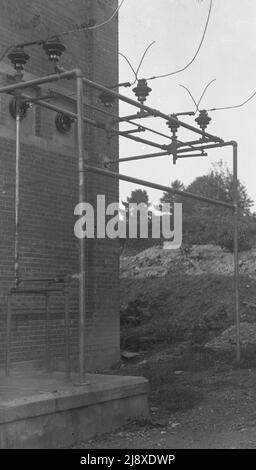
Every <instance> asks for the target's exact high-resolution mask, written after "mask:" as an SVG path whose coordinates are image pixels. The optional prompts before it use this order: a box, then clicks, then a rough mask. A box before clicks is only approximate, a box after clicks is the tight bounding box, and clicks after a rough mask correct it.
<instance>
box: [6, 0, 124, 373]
mask: <svg viewBox="0 0 256 470" xmlns="http://www.w3.org/2000/svg"><path fill="white" fill-rule="evenodd" d="M116 7H117V0H55V1H52V0H22V1H20V0H2V1H1V3H0V46H1V51H3V50H4V48H5V47H7V46H9V45H11V44H18V43H20V42H27V41H33V40H37V39H40V38H43V39H44V38H46V37H48V36H51V35H53V34H58V33H60V32H62V31H66V30H71V29H76V28H79V27H81V26H85V25H88V24H95V23H99V22H101V21H103V20H105V19H106V18H108V17H110V16H111V14H112V13H113V11H114V9H115V8H116ZM63 43H64V45H65V47H66V52H65V53H64V54H63V57H62V59H61V65H63V67H64V68H65V69H67V70H70V69H73V68H80V69H81V70H82V71H83V72H84V74H85V76H86V77H88V78H90V79H91V80H95V81H98V82H100V83H102V84H104V85H106V86H110V85H114V84H117V83H118V55H117V50H118V19H117V17H115V18H114V19H113V20H112V21H111V23H109V24H108V25H106V26H104V27H102V28H99V29H97V30H93V31H85V32H82V33H75V34H72V35H67V36H65V37H64V38H63ZM26 52H28V53H29V55H30V60H29V62H28V64H27V66H26V70H25V74H24V79H25V80H26V79H30V78H35V77H40V76H45V75H47V74H49V73H53V66H52V64H51V63H49V61H48V59H47V57H46V54H45V52H44V51H43V49H42V47H39V46H32V47H29V48H27V49H26ZM13 74H14V69H13V67H12V65H11V64H10V61H9V60H8V58H7V57H5V58H4V60H3V61H2V62H1V63H0V81H1V86H3V85H4V84H6V83H8V80H9V79H10V78H8V77H9V76H11V75H13ZM48 88H51V89H52V90H53V91H54V92H57V94H58V96H57V98H56V97H55V99H53V100H52V102H53V103H54V104H58V105H59V106H61V107H63V108H64V107H66V108H68V109H71V110H75V101H74V93H75V83H74V82H73V81H72V80H66V81H62V82H58V83H57V84H56V83H53V84H50V85H45V86H44V87H40V88H38V89H36V90H33V92H36V93H37V94H38V95H39V96H40V94H44V93H46V92H48ZM9 100H10V96H8V95H0V218H1V219H0V220H1V223H0V260H1V261H0V360H1V365H2V364H3V362H4V357H5V334H6V311H7V302H6V300H7V298H6V295H7V292H8V290H9V289H10V287H11V286H13V279H14V231H15V218H14V216H15V120H14V119H13V117H12V116H11V115H10V112H9ZM86 101H87V102H89V103H94V104H98V103H97V92H94V91H92V90H86ZM85 114H86V115H87V116H88V117H92V118H99V117H100V118H101V119H104V115H103V116H102V115H100V114H99V113H98V112H97V111H93V110H91V109H90V108H88V107H85ZM55 117H56V113H54V112H52V111H48V110H45V109H43V108H40V107H39V106H36V105H34V106H33V107H32V108H31V109H29V110H28V111H27V115H26V116H25V117H24V118H23V119H22V121H21V160H20V168H21V173H20V226H19V244H20V275H21V277H32V278H36V277H44V276H46V277H55V276H59V275H68V274H74V273H77V272H78V241H77V239H76V238H75V236H74V232H73V228H74V223H75V217H74V207H75V206H76V204H77V203H78V190H77V187H78V183H77V182H78V173H77V145H76V132H75V126H76V124H75V123H74V124H72V128H71V130H70V131H69V132H68V133H67V134H62V133H60V132H59V131H58V130H57V128H56V125H55ZM106 149H107V143H106V136H105V133H104V131H102V130H98V129H95V128H88V127H87V126H86V129H85V155H86V159H88V160H89V161H91V162H93V164H94V165H102V161H103V160H104V158H105V156H106V151H107V152H108V153H109V155H111V156H113V158H116V157H117V154H118V142H117V139H116V138H113V139H112V141H111V144H110V148H109V149H108V150H106ZM86 190H87V201H94V199H95V196H96V194H106V198H107V201H108V202H111V201H118V183H117V182H113V181H109V180H107V179H105V178H103V177H99V176H94V175H92V174H90V175H89V176H88V177H87V179H86ZM86 247H87V248H86V249H87V266H86V270H87V283H86V284H87V289H86V306H87V315H86V338H85V340H86V367H87V369H88V368H89V369H90V370H92V369H94V370H95V369H103V368H106V367H109V366H111V365H113V364H114V363H116V362H117V361H118V360H119V292H118V289H119V285H118V270H119V256H118V244H117V242H116V241H110V240H88V241H87V242H86ZM50 308H51V353H52V357H54V358H55V359H60V358H61V357H62V356H63V349H64V320H63V312H64V305H63V301H62V300H61V298H59V297H58V298H57V297H56V298H55V297H54V296H53V297H52V298H51V302H50ZM70 311H71V343H72V348H71V349H72V357H73V358H74V362H76V359H77V350H78V293H77V286H73V288H72V293H71V299H70ZM11 351H12V352H11V358H12V361H13V362H19V361H34V360H36V361H39V362H41V361H43V360H44V355H45V318H44V298H40V296H38V297H37V298H33V297H31V298H30V297H29V298H28V297H26V298H22V297H19V301H18V302H17V301H15V302H14V316H13V320H12V342H11Z"/></svg>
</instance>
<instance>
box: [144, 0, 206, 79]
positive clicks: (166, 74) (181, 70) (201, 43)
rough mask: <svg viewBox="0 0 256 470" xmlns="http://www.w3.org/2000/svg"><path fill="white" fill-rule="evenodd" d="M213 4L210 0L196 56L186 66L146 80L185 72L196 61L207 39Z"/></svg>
mask: <svg viewBox="0 0 256 470" xmlns="http://www.w3.org/2000/svg"><path fill="white" fill-rule="evenodd" d="M212 4H213V0H210V5H209V11H208V15H207V19H206V24H205V27H204V31H203V35H202V38H201V40H200V43H199V46H198V48H197V50H196V52H195V54H194V56H193V57H192V59H191V60H190V61H189V62H188V64H187V65H185V67H182V68H181V69H178V70H175V71H174V72H170V73H165V74H163V75H156V76H153V77H148V78H147V79H146V80H156V79H158V78H165V77H170V76H171V75H176V74H177V73H180V72H184V71H185V70H186V69H188V67H190V65H192V64H193V62H194V61H195V59H196V58H197V56H198V54H199V52H200V49H201V47H202V45H203V42H204V39H205V36H206V32H207V29H208V25H209V21H210V17H211V12H212Z"/></svg>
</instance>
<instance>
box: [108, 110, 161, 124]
mask: <svg viewBox="0 0 256 470" xmlns="http://www.w3.org/2000/svg"><path fill="white" fill-rule="evenodd" d="M152 116H153V117H154V114H153V113H152V112H151V113H137V114H128V116H121V117H118V116H116V122H124V121H127V120H128V121H132V120H133V119H144V118H147V117H152Z"/></svg>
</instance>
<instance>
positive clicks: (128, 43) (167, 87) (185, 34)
mask: <svg viewBox="0 0 256 470" xmlns="http://www.w3.org/2000/svg"><path fill="white" fill-rule="evenodd" d="M209 3H210V2H209V0H203V1H201V0H139V1H138V0H126V1H125V2H124V4H123V6H122V8H121V10H120V12H119V50H120V52H122V53H124V54H125V55H126V56H127V57H128V58H129V60H130V61H131V63H132V64H133V65H134V67H135V68H136V67H137V65H138V63H139V60H140V58H141V56H142V53H143V52H144V50H145V48H146V47H147V46H148V45H149V43H150V42H152V41H156V43H155V44H154V45H153V46H152V48H151V49H150V51H149V52H148V54H147V56H146V58H145V61H144V63H143V66H142V69H141V71H140V74H139V78H146V77H150V76H154V75H157V74H164V73H168V72H172V71H174V70H177V69H179V68H181V67H183V66H185V65H186V64H187V63H188V62H189V61H190V60H191V58H192V57H193V55H194V53H195V51H196V49H197V47H198V45H199V42H200V39H201V37H202V33H203V30H204V26H205V22H206V18H207V13H208V9H209ZM255 24H256V2H255V0H243V1H241V0H225V1H224V0H213V7H212V13H211V18H210V23H209V26H208V30H207V33H206V38H205V41H204V43H203V46H202V48H201V50H200V52H199V55H198V56H197V58H196V60H195V61H194V63H193V64H192V65H191V66H190V67H189V68H188V69H187V70H186V71H184V72H182V73H179V74H178V75H174V76H172V77H168V78H162V79H159V80H152V81H151V82H149V83H148V84H149V86H150V87H151V88H152V92H151V94H150V96H149V98H148V99H147V102H146V104H147V105H148V106H152V107H154V108H157V109H159V110H161V111H163V112H165V113H166V114H171V113H175V112H182V111H192V110H194V105H193V102H192V101H191V99H190V97H189V95H188V94H187V93H186V91H185V90H184V89H183V88H181V87H179V84H182V85H185V86H186V87H188V88H189V89H190V90H191V92H192V94H193V96H194V97H195V99H196V100H197V99H199V97H200V95H201V93H202V91H203V89H204V87H205V85H206V84H207V83H208V82H209V81H210V80H212V79H216V81H215V82H214V84H213V85H212V86H211V87H210V88H209V89H208V92H207V94H206V95H205V97H204V99H203V101H202V104H201V106H200V107H201V108H202V109H205V108H206V109H209V108H213V107H221V106H232V105H236V104H239V103H242V102H243V101H245V100H246V99H247V98H248V97H249V96H250V95H251V94H252V93H253V92H254V91H255V90H256V29H255ZM132 80H133V74H132V72H131V70H130V69H129V67H128V65H127V64H126V62H125V61H124V59H123V58H122V57H120V76H119V81H120V82H123V81H132ZM120 91H121V92H122V93H123V94H126V95H127V96H130V97H132V98H134V94H133V92H132V89H131V88H121V89H120ZM131 112H132V113H133V112H134V108H133V109H132V108H131V107H130V106H129V105H126V104H124V103H121V104H120V115H121V116H123V115H126V114H130V113H131ZM209 114H210V116H211V118H212V122H211V124H210V126H209V128H208V131H209V132H210V133H212V134H214V135H218V136H219V137H222V138H224V139H225V140H236V141H237V142H238V176H239V179H240V181H241V182H242V183H243V184H245V186H246V188H247V190H248V193H249V196H250V197H251V198H252V199H253V200H254V201H255V205H254V207H253V210H256V184H255V175H256V158H255V150H254V147H255V138H256V132H255V130H256V96H255V99H254V100H252V101H250V102H249V103H248V104H247V105H246V106H244V107H243V108H239V109H234V110H225V111H216V112H212V113H209ZM194 119H195V118H194V117H186V118H184V121H187V122H188V123H190V124H192V125H196V124H195V122H194ZM142 124H145V125H150V126H151V127H154V128H155V129H157V130H160V131H164V133H166V132H167V133H168V132H169V129H168V128H167V126H166V125H165V123H164V122H163V121H160V120H157V119H156V118H149V119H143V123H142ZM128 127H129V126H127V125H126V124H122V127H121V129H122V130H123V129H128ZM129 128H130V127H129ZM194 136H195V135H193V134H191V133H190V132H188V131H184V130H181V131H179V134H178V137H179V138H180V140H186V139H187V140H191V138H192V139H193V138H194ZM141 137H142V138H148V139H149V140H152V137H153V140H156V141H157V142H160V143H167V142H168V141H166V140H165V139H163V138H161V137H160V138H159V137H157V136H156V138H155V136H154V135H153V134H146V133H142V134H141ZM159 139H160V140H159ZM154 151H155V150H154V149H153V148H150V147H148V146H144V145H142V144H139V143H135V142H132V141H128V139H123V138H121V139H120V158H122V157H128V156H133V155H139V154H143V153H150V152H154ZM220 159H222V160H223V161H224V162H225V163H226V165H227V166H228V167H229V168H230V169H231V168H232V166H231V163H232V150H231V148H226V149H218V150H211V151H210V152H209V154H208V157H207V158H193V159H180V160H178V161H177V164H176V165H173V163H172V157H171V156H164V157H161V158H155V159H150V160H141V161H137V162H136V161H133V162H129V163H122V164H120V173H124V174H127V175H130V176H135V177H137V178H141V179H146V180H150V181H153V182H157V183H160V184H162V185H167V186H169V185H170V183H171V181H173V180H175V179H179V180H181V181H182V182H183V183H185V184H188V183H190V182H191V181H193V180H194V179H195V178H196V177H197V176H201V175H203V174H207V173H208V172H209V170H210V169H211V165H212V163H213V162H216V161H219V160H220ZM120 183H121V184H120V197H121V199H122V200H125V199H126V197H127V195H129V194H130V192H131V191H132V190H133V189H135V188H136V186H135V185H133V184H129V183H124V182H120ZM137 187H138V186H137ZM142 189H143V188H142ZM146 189H147V192H148V194H149V196H150V200H151V201H152V202H154V203H157V202H158V201H159V198H160V197H161V193H160V192H159V191H155V190H151V189H148V188H146Z"/></svg>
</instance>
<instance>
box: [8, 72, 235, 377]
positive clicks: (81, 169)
mask: <svg viewBox="0 0 256 470" xmlns="http://www.w3.org/2000/svg"><path fill="white" fill-rule="evenodd" d="M69 78H75V79H76V89H77V113H72V112H70V111H68V110H63V109H62V108H60V107H58V106H55V105H51V104H50V103H45V102H40V100H39V101H38V102H37V104H39V105H41V106H44V107H47V108H48V109H52V110H53V111H58V112H63V113H66V114H67V115H69V116H71V117H73V118H75V119H77V136H78V174H79V176H78V177H79V202H84V201H85V172H86V171H88V172H93V173H95V174H100V175H103V176H106V177H110V178H114V179H118V180H123V181H128V182H132V183H135V184H139V185H143V186H145V187H150V188H154V189H158V190H161V191H165V192H169V193H172V194H178V195H181V196H184V197H188V198H192V199H195V200H198V201H202V202H208V203H211V204H215V205H219V206H222V207H226V208H229V209H231V210H232V211H234V279H235V306H236V314H235V317H236V340H237V360H240V314H239V264H238V207H237V200H238V181H237V143H236V142H233V141H232V142H224V141H223V139H221V138H219V137H216V136H214V135H211V134H209V133H206V132H202V131H201V130H200V129H198V128H196V127H194V126H191V125H189V124H187V123H184V122H182V121H180V120H178V119H177V118H174V117H172V116H169V115H167V114H164V113H162V112H160V111H158V110H156V109H153V108H150V107H148V106H145V105H142V104H140V103H138V102H137V101H134V100H132V99H130V98H128V97H126V96H124V95H121V94H119V93H117V92H115V91H113V90H111V89H109V88H106V87H104V86H102V85H100V84H98V83H96V82H92V81H91V80H89V79H87V78H85V77H83V75H82V73H81V71H80V70H77V69H74V70H72V71H67V72H62V73H57V74H53V75H48V76H45V77H42V78H38V79H33V80H29V81H27V82H19V83H15V84H12V85H7V86H4V87H1V88H0V93H12V92H13V91H15V90H17V89H19V90H23V89H25V88H29V87H33V86H36V85H40V84H44V83H50V82H54V81H58V80H61V79H69ZM83 84H85V85H87V86H88V87H92V88H95V89H97V90H99V91H103V92H107V93H109V94H111V95H112V96H114V97H115V98H117V99H119V100H121V101H124V102H126V103H128V104H130V105H132V106H134V107H136V108H139V109H140V111H141V113H140V114H141V115H143V114H146V113H147V115H150V116H154V117H160V118H162V119H164V120H165V121H167V122H171V123H174V124H177V125H179V126H181V127H183V128H185V129H187V130H190V131H192V132H194V133H196V134H199V135H201V136H202V138H203V139H205V138H207V139H209V140H208V141H207V142H205V141H202V145H196V146H193V150H199V151H202V150H207V149H213V148H219V147H225V146H230V145H231V146H232V147H233V175H234V180H233V184H234V190H233V204H231V203H227V202H224V201H220V200H215V199H212V198H208V197H205V196H202V195H197V194H193V193H189V192H187V191H178V190H174V189H172V188H169V187H167V186H162V185H160V184H157V183H152V182H149V181H145V180H140V179H138V178H133V177H130V176H126V175H122V174H118V173H115V172H110V171H108V170H105V169H102V168H97V167H92V166H90V165H86V164H85V159H84V122H86V123H87V124H90V125H93V126H96V127H99V128H104V127H105V125H104V124H102V123H100V122H99V121H94V120H92V119H89V118H87V117H85V116H84V114H83V112H84V96H83ZM136 116H137V115H136ZM138 117H139V115H138ZM141 117H142V116H141ZM132 118H135V117H133V116H131V117H130V119H132ZM126 119H127V117H126V118H125V120H126ZM121 121H122V118H121V119H120V120H119V122H121ZM113 132H115V133H116V134H117V135H122V132H120V131H118V130H115V129H114V130H113ZM125 137H126V138H130V139H132V140H136V141H137V142H140V143H145V144H147V145H152V144H153V143H152V142H151V141H146V140H145V139H139V138H135V137H134V136H131V135H125ZM209 141H211V142H214V143H211V142H209ZM192 142H193V143H194V141H192ZM192 142H188V143H187V144H186V143H184V144H183V143H182V145H184V146H186V145H188V146H190V147H188V148H180V149H178V152H177V153H178V155H181V154H182V153H184V154H186V153H188V152H191V143H192ZM154 146H155V147H159V148H161V149H163V150H165V152H163V155H166V154H169V151H168V146H162V145H160V144H156V143H154ZM158 156H160V155H158ZM181 156H182V155H181ZM138 157H142V156H138ZM138 157H137V159H138ZM147 157H149V156H147ZM184 157H185V155H184ZM134 159H135V157H134ZM85 261H86V257H85V239H82V240H80V241H79V268H80V276H79V377H80V383H83V382H84V373H85V315H86V305H85ZM8 309H9V301H8Z"/></svg>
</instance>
